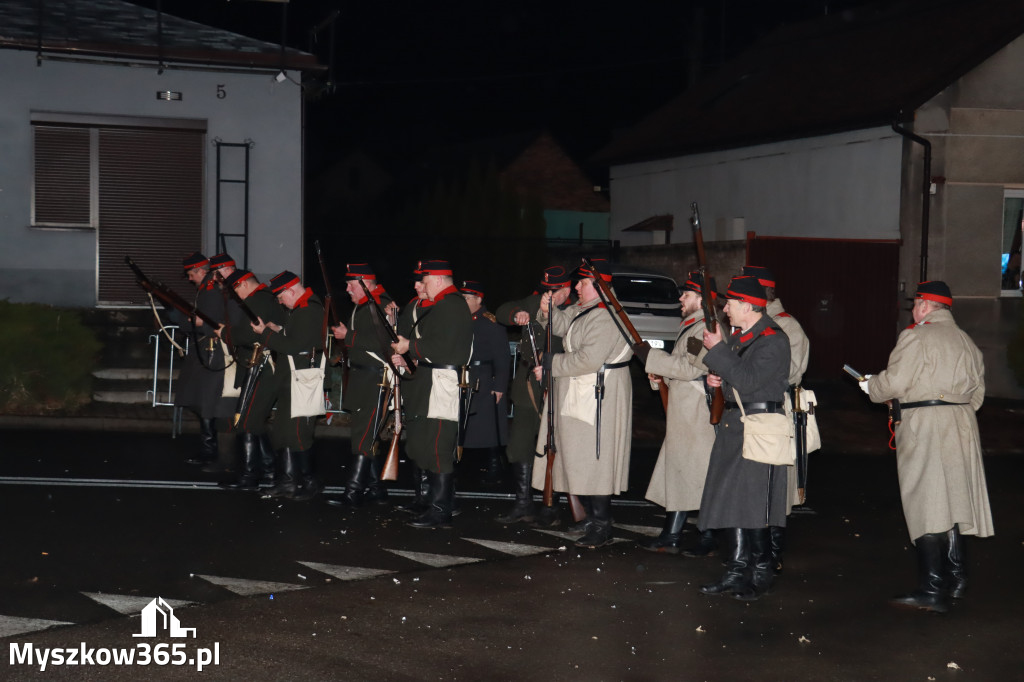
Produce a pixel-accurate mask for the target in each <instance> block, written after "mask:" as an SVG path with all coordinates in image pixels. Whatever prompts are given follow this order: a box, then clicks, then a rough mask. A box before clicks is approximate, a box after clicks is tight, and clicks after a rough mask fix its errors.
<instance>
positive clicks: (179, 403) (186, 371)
mask: <svg viewBox="0 0 1024 682" xmlns="http://www.w3.org/2000/svg"><path fill="white" fill-rule="evenodd" d="M196 307H197V308H198V309H199V310H201V311H202V312H203V313H204V314H206V315H208V316H209V317H211V318H212V319H213V320H214V321H216V322H218V323H222V322H223V321H224V319H225V316H224V300H223V298H222V297H221V293H220V289H218V288H217V286H216V284H215V282H214V280H213V278H212V277H210V278H208V279H207V281H206V284H205V285H204V286H203V287H202V289H201V290H200V291H199V292H198V293H197V294H196ZM169 317H170V319H171V320H173V321H174V322H175V323H176V324H177V325H178V326H179V327H181V329H182V331H184V332H185V333H186V334H187V336H188V339H189V351H188V355H187V356H185V360H184V362H182V365H181V374H180V375H179V377H178V382H177V384H176V386H175V392H174V405H175V406H176V407H187V408H189V409H191V410H194V411H195V412H196V414H198V415H199V416H200V417H202V418H204V419H212V418H214V417H217V416H218V414H219V412H220V411H221V410H220V408H221V393H222V392H223V390H224V365H225V358H224V351H223V350H222V348H221V345H220V341H219V339H218V338H217V335H216V334H214V333H213V331H214V330H212V329H210V328H209V326H208V325H206V324H205V323H204V324H202V325H199V326H198V327H193V325H192V323H191V322H190V321H189V320H188V319H187V318H186V317H185V315H183V314H181V313H180V312H178V311H172V312H171V314H170V315H169ZM220 416H223V415H220Z"/></svg>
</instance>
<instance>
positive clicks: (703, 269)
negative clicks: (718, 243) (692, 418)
mask: <svg viewBox="0 0 1024 682" xmlns="http://www.w3.org/2000/svg"><path fill="white" fill-rule="evenodd" d="M690 223H692V225H693V241H694V243H695V244H696V245H697V265H699V266H700V273H701V275H703V277H702V279H703V282H702V284H701V286H700V296H701V304H700V305H701V308H702V309H703V310H704V326H705V327H707V330H708V331H709V332H711V333H712V334H714V333H715V331H717V330H718V316H717V315H716V314H715V303H714V300H713V298H712V296H711V273H710V272H709V271H708V260H707V256H705V255H704V233H703V231H702V230H701V228H700V209H699V208H698V207H697V202H696V201H694V202H691V203H690ZM708 409H709V412H710V413H711V418H710V422H711V423H712V424H718V423H719V422H720V421H722V413H723V412H724V411H725V394H724V393H723V392H722V387H721V386H716V387H715V390H714V392H713V394H712V396H711V405H710V406H709V407H708Z"/></svg>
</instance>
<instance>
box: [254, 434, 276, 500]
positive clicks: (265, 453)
mask: <svg viewBox="0 0 1024 682" xmlns="http://www.w3.org/2000/svg"><path fill="white" fill-rule="evenodd" d="M256 439H257V442H258V443H259V446H260V487H261V488H273V487H274V472H275V470H276V468H277V467H276V466H275V463H276V460H277V454H276V453H275V452H274V448H272V447H271V446H270V438H269V437H268V436H267V434H265V433H264V434H260V435H259V436H257V437H256Z"/></svg>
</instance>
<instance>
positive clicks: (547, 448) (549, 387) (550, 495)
mask: <svg viewBox="0 0 1024 682" xmlns="http://www.w3.org/2000/svg"><path fill="white" fill-rule="evenodd" d="M554 303H555V302H554V296H551V297H550V298H548V324H547V332H546V335H547V338H546V339H545V340H546V343H547V345H546V346H545V348H544V352H545V353H550V352H551V349H552V348H553V347H554V340H553V334H552V331H551V328H552V326H553V325H554V320H552V319H551V311H552V309H553V308H554ZM537 361H538V362H540V358H537ZM545 379H546V382H545V383H546V389H545V390H546V392H547V395H548V438H547V442H546V444H545V445H544V457H545V459H546V460H547V466H546V467H545V468H544V496H543V500H544V506H545V507H553V506H555V491H554V473H555V457H556V456H557V455H558V450H557V448H556V447H555V378H554V377H553V376H552V373H551V372H550V371H548V372H547V377H545Z"/></svg>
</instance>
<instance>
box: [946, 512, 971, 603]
mask: <svg viewBox="0 0 1024 682" xmlns="http://www.w3.org/2000/svg"><path fill="white" fill-rule="evenodd" d="M946 535H947V536H948V537H947V539H946V542H947V543H949V547H948V549H947V550H946V570H947V571H948V574H949V575H948V577H949V596H950V597H952V598H953V599H963V597H964V595H965V594H966V593H967V565H966V563H965V561H964V538H963V536H962V535H960V525H959V524H953V527H952V528H950V529H949V531H947V533H946Z"/></svg>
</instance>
